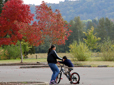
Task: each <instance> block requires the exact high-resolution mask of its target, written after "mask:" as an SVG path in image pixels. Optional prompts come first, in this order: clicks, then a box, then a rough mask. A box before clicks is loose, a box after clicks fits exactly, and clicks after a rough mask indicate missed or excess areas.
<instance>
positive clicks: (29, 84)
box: [0, 81, 49, 85]
mask: <svg viewBox="0 0 114 85" xmlns="http://www.w3.org/2000/svg"><path fill="white" fill-rule="evenodd" d="M0 85H49V83H48V82H25V81H24V82H0Z"/></svg>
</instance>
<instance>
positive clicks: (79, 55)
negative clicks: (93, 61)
mask: <svg viewBox="0 0 114 85" xmlns="http://www.w3.org/2000/svg"><path fill="white" fill-rule="evenodd" d="M69 48H70V53H71V54H72V55H73V60H78V61H86V60H87V59H88V58H89V57H90V56H91V51H90V50H89V48H88V46H87V45H86V44H85V43H83V42H79V44H78V43H77V42H76V41H74V42H73V43H72V44H71V45H70V46H69Z"/></svg>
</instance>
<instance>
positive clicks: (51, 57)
mask: <svg viewBox="0 0 114 85" xmlns="http://www.w3.org/2000/svg"><path fill="white" fill-rule="evenodd" d="M57 59H59V60H62V58H60V57H59V56H58V55H57V54H56V51H54V50H52V51H51V52H50V53H49V54H48V57H47V62H48V63H57Z"/></svg>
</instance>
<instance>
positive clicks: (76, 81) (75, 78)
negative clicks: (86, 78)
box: [70, 72, 80, 84]
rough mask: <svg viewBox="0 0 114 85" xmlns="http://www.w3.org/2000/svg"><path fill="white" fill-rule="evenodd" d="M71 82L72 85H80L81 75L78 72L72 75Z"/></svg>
mask: <svg viewBox="0 0 114 85" xmlns="http://www.w3.org/2000/svg"><path fill="white" fill-rule="evenodd" d="M70 81H71V83H72V84H79V81H80V75H79V74H78V73H76V72H74V73H72V74H71V76H70Z"/></svg>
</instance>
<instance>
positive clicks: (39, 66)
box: [20, 65, 108, 68]
mask: <svg viewBox="0 0 114 85" xmlns="http://www.w3.org/2000/svg"><path fill="white" fill-rule="evenodd" d="M43 67H49V66H48V65H37V66H21V67H20V68H43ZM74 67H92V66H91V65H84V66H78V65H75V66H74ZM97 67H108V65H99V66H97Z"/></svg>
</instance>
